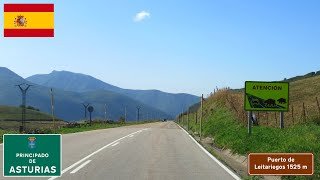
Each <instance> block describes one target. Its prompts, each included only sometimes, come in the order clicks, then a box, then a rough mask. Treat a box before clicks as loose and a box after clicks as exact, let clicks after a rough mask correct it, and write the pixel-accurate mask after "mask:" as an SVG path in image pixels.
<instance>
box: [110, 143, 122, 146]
mask: <svg viewBox="0 0 320 180" xmlns="http://www.w3.org/2000/svg"><path fill="white" fill-rule="evenodd" d="M119 143H120V142H116V143H114V144H112V145H111V146H112V147H114V146H116V145H118V144H119Z"/></svg>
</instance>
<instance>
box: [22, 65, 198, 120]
mask: <svg viewBox="0 0 320 180" xmlns="http://www.w3.org/2000/svg"><path fill="white" fill-rule="evenodd" d="M26 79H27V80H28V81H31V82H33V83H36V84H39V85H42V86H47V87H55V88H59V89H63V90H67V91H71V92H81V93H82V92H90V91H96V90H107V91H111V92H116V93H119V94H122V95H125V96H128V97H130V98H132V99H134V100H137V101H139V102H142V103H144V104H146V105H149V106H151V107H153V108H156V109H159V110H161V111H163V112H166V113H168V114H169V115H171V116H172V117H174V116H176V115H177V114H178V113H180V112H181V110H182V109H185V108H187V107H188V106H190V105H191V104H194V103H195V102H197V101H198V100H199V97H197V96H194V95H191V94H187V93H167V92H163V91H160V90H153V89H151V90H138V89H123V88H120V87H117V86H114V85H111V84H109V83H106V82H104V81H102V80H100V79H97V78H95V77H92V76H90V75H86V74H82V73H74V72H70V71H52V72H51V73H49V74H36V75H33V76H30V77H27V78H26Z"/></svg>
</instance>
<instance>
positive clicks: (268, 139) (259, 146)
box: [182, 106, 320, 180]
mask: <svg viewBox="0 0 320 180" xmlns="http://www.w3.org/2000/svg"><path fill="white" fill-rule="evenodd" d="M184 119H186V118H184ZM182 125H183V126H184V127H186V121H184V123H182ZM189 128H190V130H191V131H193V132H199V122H198V123H197V124H196V122H195V120H194V119H192V118H190V121H189ZM203 136H206V137H212V138H214V143H215V145H217V146H218V147H220V148H228V149H231V150H232V151H233V152H234V153H238V154H241V155H247V154H249V153H250V152H264V153H265V152H270V153H271V152H278V153H279V152H286V153H291V152H311V153H313V154H314V156H315V167H314V168H315V174H314V176H312V177H311V176H283V177H282V179H290V180H291V179H320V143H319V140H320V126H319V125H316V124H315V123H312V122H310V123H307V124H299V125H295V126H292V127H289V128H285V129H277V128H271V127H262V126H255V127H253V129H252V135H251V136H248V134H247V128H246V127H245V126H243V125H242V124H241V123H239V121H237V120H236V118H235V116H234V115H233V113H232V112H231V111H229V110H228V109H227V108H225V107H222V106H216V107H215V108H214V109H213V110H212V111H211V114H208V115H207V116H205V118H204V119H203Z"/></svg>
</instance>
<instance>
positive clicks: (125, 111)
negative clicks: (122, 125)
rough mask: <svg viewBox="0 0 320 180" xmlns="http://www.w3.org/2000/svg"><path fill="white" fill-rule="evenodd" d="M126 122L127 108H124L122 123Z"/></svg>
mask: <svg viewBox="0 0 320 180" xmlns="http://www.w3.org/2000/svg"><path fill="white" fill-rule="evenodd" d="M126 121H127V106H124V122H126Z"/></svg>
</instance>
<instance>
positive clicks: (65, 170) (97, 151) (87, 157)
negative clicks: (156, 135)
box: [48, 131, 139, 180]
mask: <svg viewBox="0 0 320 180" xmlns="http://www.w3.org/2000/svg"><path fill="white" fill-rule="evenodd" d="M138 132H139V131H136V132H134V133H131V134H128V135H126V136H124V137H122V138H119V139H117V140H115V141H113V142H111V143H109V144H107V145H105V146H103V147H102V148H100V149H98V150H96V151H95V152H93V153H91V154H89V155H88V156H86V157H84V158H82V159H80V160H79V161H78V162H76V163H74V164H72V165H71V166H69V167H67V168H65V169H64V170H63V171H61V176H62V174H64V173H65V172H67V171H69V170H70V169H72V168H74V167H75V166H77V165H78V164H80V163H82V162H83V161H85V160H87V159H89V158H90V157H91V156H93V155H95V154H97V153H99V152H100V151H102V150H104V149H105V148H107V147H109V146H110V145H112V144H114V143H115V142H118V141H120V140H122V139H124V138H126V137H129V136H130V135H134V134H137V133H138ZM57 178H59V177H57V176H52V177H51V178H49V179H48V180H54V179H57Z"/></svg>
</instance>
